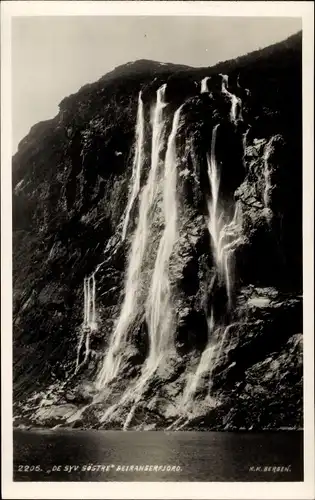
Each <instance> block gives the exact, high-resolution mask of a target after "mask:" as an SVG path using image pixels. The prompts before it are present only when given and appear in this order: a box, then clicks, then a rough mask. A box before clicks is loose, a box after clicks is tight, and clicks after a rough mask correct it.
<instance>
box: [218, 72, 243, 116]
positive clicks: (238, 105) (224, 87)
mask: <svg viewBox="0 0 315 500" xmlns="http://www.w3.org/2000/svg"><path fill="white" fill-rule="evenodd" d="M220 75H221V77H222V84H221V92H222V94H224V95H226V96H227V97H228V99H229V100H230V101H231V111H230V120H231V122H232V123H236V122H237V120H242V119H243V118H242V101H241V99H240V98H239V97H236V95H234V94H232V93H231V92H229V90H228V86H229V77H228V75H222V74H221V73H220Z"/></svg>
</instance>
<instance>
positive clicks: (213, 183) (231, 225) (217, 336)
mask: <svg viewBox="0 0 315 500" xmlns="http://www.w3.org/2000/svg"><path fill="white" fill-rule="evenodd" d="M218 128H219V125H218V124H217V125H215V127H214V128H213V131H212V138H211V150H210V157H209V155H207V164H208V179H209V186H210V197H209V201H208V231H209V234H210V239H211V248H212V254H213V256H214V261H215V266H216V272H217V273H218V275H219V277H220V278H221V280H222V281H223V282H224V284H225V288H226V293H227V297H228V303H227V309H228V310H231V308H232V292H233V286H234V276H233V259H232V257H233V253H234V251H235V249H236V248H237V246H238V244H239V243H241V241H242V217H241V205H240V202H237V203H236V204H235V206H234V213H233V217H232V219H231V220H230V219H229V214H228V213H227V212H226V210H225V208H224V205H223V204H222V203H220V171H219V168H218V164H217V161H216V140H217V132H218ZM237 324H238V323H232V324H229V325H225V324H224V320H223V321H222V319H221V320H219V322H217V321H216V320H215V311H214V306H213V305H212V307H211V312H210V316H209V318H208V343H207V346H206V348H205V349H204V351H203V353H202V354H201V357H200V360H199V363H198V366H197V369H196V371H195V372H193V373H189V374H188V376H187V379H186V386H185V388H184V392H183V397H182V402H181V412H182V414H183V415H184V416H185V415H187V412H189V408H190V407H191V405H192V402H193V397H194V395H195V393H196V390H197V388H198V386H199V384H200V381H201V380H202V378H204V377H205V375H208V399H209V403H210V405H213V404H215V401H212V398H211V389H212V385H213V372H214V370H215V368H216V366H217V364H218V362H219V360H220V357H221V354H222V350H223V347H224V344H225V341H226V338H227V335H228V333H229V331H230V329H231V327H232V326H235V325H237ZM182 418H183V417H182V416H181V417H180V418H179V419H178V421H176V422H175V423H174V424H173V425H178V424H179V422H180V421H181V420H182Z"/></svg>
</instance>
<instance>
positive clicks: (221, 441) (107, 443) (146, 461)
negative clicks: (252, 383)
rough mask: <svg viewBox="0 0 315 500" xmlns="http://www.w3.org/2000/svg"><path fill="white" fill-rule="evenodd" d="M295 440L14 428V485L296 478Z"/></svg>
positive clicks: (296, 435)
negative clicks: (63, 482)
mask: <svg viewBox="0 0 315 500" xmlns="http://www.w3.org/2000/svg"><path fill="white" fill-rule="evenodd" d="M302 441H303V434H302V432H263V433H251V432H237V433H234V432H132V431H131V432H129V431H128V432H122V431H97V430H87V431H81V430H66V429H62V430H61V429H58V430H50V429H49V430H31V431H24V430H15V431H14V480H15V481H302V480H303V466H302V460H303V451H302V447H303V443H302ZM70 466H72V470H71V471H70V470H69V469H70ZM89 466H90V467H91V470H89V471H88V470H87V468H88V467H89ZM126 466H129V470H126ZM131 466H133V467H134V469H133V470H132V468H131ZM141 466H142V467H143V468H145V467H146V466H147V468H148V470H141V469H140V467H141ZM150 466H151V470H150V469H149V467H150ZM74 467H76V468H74ZM123 467H125V470H123ZM136 467H138V470H137V469H136ZM259 467H261V469H260V470H258V469H257V468H259ZM266 467H267V468H268V467H273V468H274V469H273V470H267V469H265V468H266ZM34 468H37V469H40V470H32V469H34ZM280 468H284V469H283V470H279V469H280ZM93 469H94V470H93Z"/></svg>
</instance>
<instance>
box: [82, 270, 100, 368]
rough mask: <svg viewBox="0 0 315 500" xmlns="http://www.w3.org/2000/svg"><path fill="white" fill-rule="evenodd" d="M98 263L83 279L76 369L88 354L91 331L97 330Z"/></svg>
mask: <svg viewBox="0 0 315 500" xmlns="http://www.w3.org/2000/svg"><path fill="white" fill-rule="evenodd" d="M99 267H100V265H99V266H98V267H97V268H96V270H95V271H94V273H93V274H91V276H89V277H85V278H84V280H83V295H84V306H83V324H82V327H81V334H80V337H79V342H78V347H77V358H76V371H77V370H78V369H79V366H80V365H81V364H84V363H85V361H86V360H87V359H88V356H89V354H90V337H91V332H93V331H95V330H97V321H96V280H95V273H96V272H97V271H98V269H99ZM84 339H85V347H84V359H83V361H82V363H80V354H81V350H82V347H83V343H84Z"/></svg>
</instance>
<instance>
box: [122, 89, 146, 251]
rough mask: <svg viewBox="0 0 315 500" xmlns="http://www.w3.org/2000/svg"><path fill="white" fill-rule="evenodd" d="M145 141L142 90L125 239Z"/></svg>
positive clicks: (123, 234)
mask: <svg viewBox="0 0 315 500" xmlns="http://www.w3.org/2000/svg"><path fill="white" fill-rule="evenodd" d="M143 143H144V110H143V100H142V91H141V90H140V92H139V98H138V111H137V123H136V150H135V155H134V160H133V166H132V189H131V193H130V195H129V199H128V204H127V209H126V215H125V218H124V222H123V229H122V236H121V239H122V240H123V241H124V239H125V238H126V233H127V229H128V224H129V219H130V213H131V210H132V207H133V205H134V202H135V200H136V197H137V195H138V193H139V190H140V178H141V168H142V162H143Z"/></svg>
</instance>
